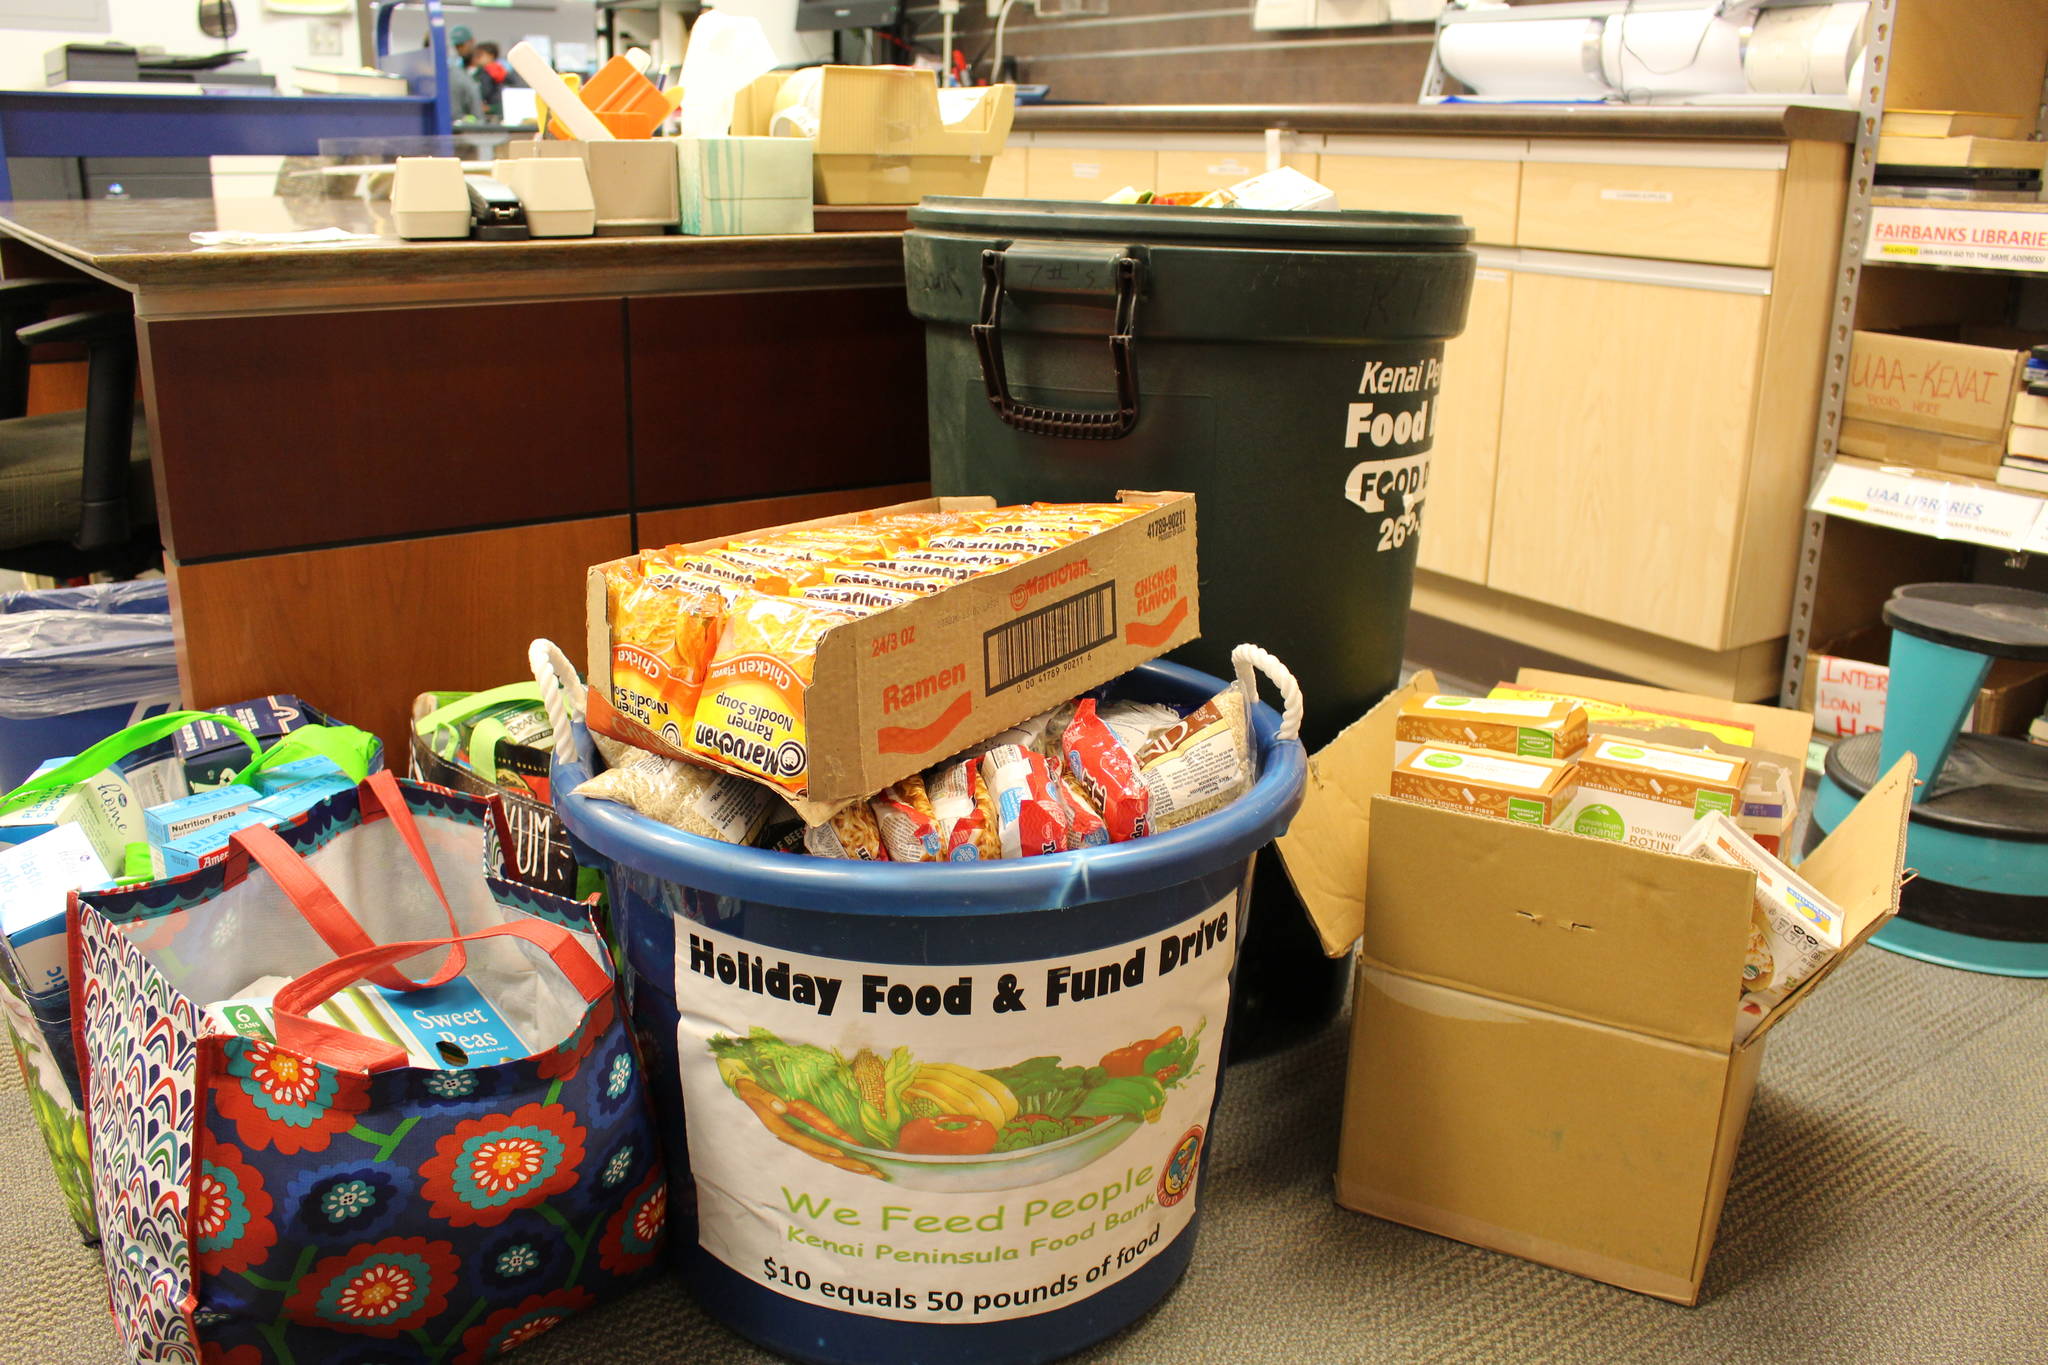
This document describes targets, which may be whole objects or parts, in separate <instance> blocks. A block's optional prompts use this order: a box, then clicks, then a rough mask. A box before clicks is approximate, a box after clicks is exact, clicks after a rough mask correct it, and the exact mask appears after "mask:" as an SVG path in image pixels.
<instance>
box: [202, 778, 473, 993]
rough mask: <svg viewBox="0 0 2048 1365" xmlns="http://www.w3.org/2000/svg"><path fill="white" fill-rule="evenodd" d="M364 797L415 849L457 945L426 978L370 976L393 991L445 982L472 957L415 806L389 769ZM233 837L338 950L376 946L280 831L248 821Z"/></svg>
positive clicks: (367, 786) (389, 973)
mask: <svg viewBox="0 0 2048 1365" xmlns="http://www.w3.org/2000/svg"><path fill="white" fill-rule="evenodd" d="M356 791H357V795H358V798H359V799H360V800H361V802H362V806H363V816H364V819H365V820H370V819H374V818H376V814H375V813H381V814H382V815H383V816H384V817H386V818H388V819H389V820H390V821H391V824H392V827H393V828H395V829H396V830H397V831H398V835H399V837H400V838H401V839H403V840H404V841H405V846H406V847H407V848H408V849H410V850H411V851H412V858H413V862H415V863H416V864H418V866H419V869H420V872H421V874H422V875H423V876H424V877H425V878H426V881H427V885H428V887H430V888H431V889H432V890H433V893H434V898H435V899H436V900H438V901H440V902H441V912H442V913H443V914H444V915H446V916H447V917H448V939H447V940H446V941H447V942H449V943H452V944H454V945H455V948H454V951H453V952H451V953H449V954H448V960H447V961H446V962H444V963H442V964H441V970H440V971H439V972H436V973H435V974H434V975H433V976H432V977H431V978H429V979H428V980H426V981H414V980H413V979H412V978H410V977H408V976H406V975H404V974H403V973H401V972H399V971H398V970H397V969H396V968H393V967H383V968H380V969H379V970H378V971H377V972H376V973H375V974H374V975H372V976H371V978H370V979H371V980H372V981H374V982H376V983H377V984H378V985H379V986H382V987H384V989H386V990H391V991H413V990H421V989H424V988H426V987H430V986H440V985H445V984H446V983H447V982H450V981H453V980H454V979H455V978H456V977H458V976H461V975H462V973H463V972H464V971H465V970H467V969H468V966H469V960H468V956H467V954H466V953H465V952H464V950H463V948H462V946H461V944H462V940H461V934H462V926H461V925H459V924H457V923H456V922H455V909H454V907H453V906H451V905H449V903H448V892H447V890H446V889H445V888H443V887H442V885H441V874H440V873H439V872H437V871H435V869H434V860H433V858H432V857H430V856H429V855H428V853H427V842H426V840H425V838H423V837H422V836H421V834H420V827H419V823H418V822H417V821H416V820H414V819H413V816H412V808H411V807H410V806H408V805H407V804H406V803H405V793H404V792H402V791H400V790H399V787H398V779H397V778H395V777H393V776H392V775H391V774H390V773H389V772H388V771H387V772H379V773H372V774H371V775H370V776H369V777H367V778H365V779H364V780H363V782H362V784H361V785H360V786H358V787H357V788H356ZM229 842H230V843H232V844H233V845H234V846H235V847H236V848H239V849H240V850H242V852H243V853H245V854H247V855H248V856H249V860H250V861H251V862H253V863H255V864H256V865H257V866H258V867H260V868H262V869H263V870H264V871H265V872H268V873H269V874H270V876H271V880H273V881H275V882H276V883H277V888H278V890H280V891H282V892H284V894H285V897H286V898H287V899H288V900H290V901H291V903H292V904H293V905H294V906H296V907H297V908H298V911H299V913H300V914H301V915H303V916H304V917H305V920H306V923H307V924H310V925H311V926H313V932H315V933H317V934H318V935H320V937H321V938H322V939H323V940H325V941H326V943H327V946H328V947H330V948H332V949H333V950H334V951H335V952H336V953H341V954H345V953H360V952H363V951H365V950H367V949H370V948H374V947H376V946H377V944H376V941H375V940H374V939H372V938H371V937H370V935H369V934H368V933H367V932H366V931H365V930H364V929H363V926H362V925H361V924H359V923H357V922H356V917H355V916H354V915H352V914H350V913H349V911H348V907H347V906H345V905H343V904H342V903H341V898H340V897H339V896H337V895H335V894H334V890H333V888H332V887H330V886H328V885H327V883H326V882H325V881H323V880H321V877H320V874H319V873H317V872H315V871H314V870H313V869H312V867H311V866H310V865H309V864H308V863H307V862H306V860H305V859H304V858H302V857H300V856H299V854H298V853H297V851H295V850H294V849H293V848H292V846H291V845H290V844H287V843H286V842H285V841H284V840H283V839H280V838H279V837H278V836H277V833H276V831H274V830H272V829H269V828H268V827H266V826H263V825H250V826H248V827H246V828H244V829H238V830H236V831H235V832H234V833H233V834H232V835H230V836H229Z"/></svg>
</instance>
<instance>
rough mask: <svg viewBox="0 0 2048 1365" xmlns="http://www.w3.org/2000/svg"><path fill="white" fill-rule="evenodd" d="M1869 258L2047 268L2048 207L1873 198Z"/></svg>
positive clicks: (2034, 269) (1993, 267)
mask: <svg viewBox="0 0 2048 1365" xmlns="http://www.w3.org/2000/svg"><path fill="white" fill-rule="evenodd" d="M1864 254H1865V256H1867V257H1868V258H1870V259H1872V260H1890V261H1909V262H1916V263H1918V264H1922V265H1960V266H1975V267H1977V268H1978V269H1987V270H2021V271H2030V272H2036V273H2042V274H2048V212H2041V211H2039V210H2038V209H2035V208H2033V207H2031V206H2013V207H2009V208H1996V209H1950V208H1926V207H1920V206H1917V205H1915V206H1907V205H1901V204H1877V205H1874V206H1873V207H1872V208H1871V210H1870V240H1869V243H1868V245H1867V247H1866V248H1865V251H1864Z"/></svg>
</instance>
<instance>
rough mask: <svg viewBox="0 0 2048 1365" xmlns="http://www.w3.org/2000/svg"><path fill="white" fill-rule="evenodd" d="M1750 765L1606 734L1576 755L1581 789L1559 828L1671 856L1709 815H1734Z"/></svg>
mask: <svg viewBox="0 0 2048 1365" xmlns="http://www.w3.org/2000/svg"><path fill="white" fill-rule="evenodd" d="M1748 776H1749V765H1748V764H1747V763H1746V762H1744V761H1743V760H1742V759H1739V758H1730V757H1728V756H1727V755H1725V754H1717V753H1709V752H1707V751H1705V750H1701V749H1674V748H1670V747H1667V746H1665V745H1661V744H1636V743H1631V742H1630V741H1628V740H1625V739H1602V740H1598V741H1596V742H1595V743H1594V744H1592V745H1591V746H1590V747H1589V748H1588V749H1587V750H1586V753H1585V756H1584V757H1583V758H1581V759H1580V760H1579V790H1578V794H1577V795H1576V796H1575V797H1573V798H1572V803H1571V805H1570V806H1568V807H1567V808H1566V810H1565V813H1564V815H1563V817H1562V818H1561V819H1560V820H1559V822H1558V823H1559V825H1560V826H1561V827H1562V828H1564V829H1568V830H1570V831H1572V832H1573V833H1574V834H1584V835H1589V836H1591V837H1593V838H1596V839H1612V840H1615V841H1616V842H1619V843H1624V844H1633V845H1634V846H1636V847H1637V848H1650V849H1656V850H1658V851H1659V852H1664V853H1668V852H1670V851H1671V848H1672V846H1673V845H1674V844H1676V843H1677V842H1678V840H1679V839H1680V838H1681V837H1683V836H1684V835H1685V833H1686V832H1687V831H1688V830H1690V829H1691V828H1692V826H1693V822H1694V821H1696V820H1698V819H1700V818H1701V817H1702V816H1706V815H1715V814H1719V815H1733V814H1734V813H1735V811H1736V809H1737V808H1738V806H1739V805H1740V804H1741V801H1742V788H1743V784H1744V782H1745V781H1746V780H1747V779H1748Z"/></svg>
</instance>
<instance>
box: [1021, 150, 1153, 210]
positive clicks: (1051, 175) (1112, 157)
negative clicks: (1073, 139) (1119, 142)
mask: <svg viewBox="0 0 2048 1365" xmlns="http://www.w3.org/2000/svg"><path fill="white" fill-rule="evenodd" d="M1024 177H1025V190H1024V192H1025V194H1026V195H1027V196H1029V197H1030V198H1032V199H1082V200H1089V201H1099V200H1102V199H1106V198H1108V197H1109V196H1110V195H1112V194H1115V193H1116V192H1117V191H1118V190H1120V189H1122V188H1123V187H1124V186H1126V185H1129V186H1131V187H1132V188H1134V189H1140V190H1149V189H1151V188H1153V186H1154V185H1155V184H1156V183H1157V181H1158V178H1159V154H1158V153H1157V152H1153V151H1141V150H1139V149H1137V148H1132V147H1042V146H1040V145H1038V144H1037V143H1033V144H1032V145H1031V146H1030V147H1028V148H1027V149H1025V156H1024Z"/></svg>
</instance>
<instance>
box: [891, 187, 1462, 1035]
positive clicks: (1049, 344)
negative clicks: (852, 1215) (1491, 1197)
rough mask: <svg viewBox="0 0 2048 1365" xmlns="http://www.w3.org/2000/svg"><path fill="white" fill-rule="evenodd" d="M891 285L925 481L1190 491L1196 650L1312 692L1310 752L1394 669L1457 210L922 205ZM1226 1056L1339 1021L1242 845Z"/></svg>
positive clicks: (1318, 968)
mask: <svg viewBox="0 0 2048 1365" xmlns="http://www.w3.org/2000/svg"><path fill="white" fill-rule="evenodd" d="M910 223H911V231H910V232H909V233H907V234H906V235H905V237H904V243H903V253H904V271H905V277H906V279H907V281H908V285H909V295H910V308H911V311H912V312H913V313H914V314H915V315H916V316H917V317H919V318H921V319H923V320H924V322H925V324H926V329H925V336H926V342H925V357H926V375H927V386H928V399H927V401H928V405H929V410H930V427H931V451H932V483H933V491H934V492H936V493H939V494H976V493H986V494H990V495H992V496H993V497H995V498H997V499H998V500H1000V501H1004V502H1013V501H1031V500H1034V499H1036V500H1047V501H1064V500H1096V499H1107V498H1113V497H1114V496H1115V495H1116V492H1117V490H1118V489H1123V488H1136V489H1175V490H1181V491H1186V492H1192V493H1194V494H1195V495H1196V497H1197V499H1198V515H1199V519H1200V524H1199V528H1198V545H1199V553H1200V557H1201V594H1202V596H1201V601H1202V632H1203V638H1202V639H1201V640H1200V641H1198V642H1196V643H1195V644H1192V645H1189V646H1188V647H1187V648H1185V649H1183V650H1180V651H1178V652H1176V653H1175V655H1174V656H1173V657H1174V658H1175V659H1176V660H1178V661H1181V662H1184V663H1186V664H1188V665H1189V666H1191V667H1194V668H1198V669H1202V670H1204V671H1206V672H1211V673H1215V672H1228V667H1229V666H1228V657H1229V651H1230V646H1231V645H1232V644H1233V643H1235V642H1236V641H1238V640H1258V641H1260V642H1261V643H1262V644H1265V645H1266V646H1267V647H1269V648H1270V649H1272V650H1273V652H1274V653H1275V654H1277V655H1279V656H1280V657H1281V658H1283V659H1286V660H1287V662H1288V666H1289V667H1290V668H1292V669H1293V670H1294V671H1295V674H1296V676H1297V677H1298V678H1300V680H1301V684H1302V688H1303V690H1304V692H1305V693H1306V694H1307V696H1308V698H1309V708H1308V713H1307V717H1306V720H1305V721H1304V723H1303V726H1302V739H1303V741H1304V742H1305V743H1306V744H1307V745H1308V747H1309V749H1310V751H1311V752H1313V751H1314V750H1315V749H1317V748H1319V747H1321V746H1322V745H1324V744H1326V743H1328V742H1329V741H1330V740H1331V739H1332V738H1334V737H1335V735H1336V734H1337V732H1338V731H1339V730H1341V729H1342V728H1343V727H1344V726H1345V725H1347V724H1349V723H1350V722H1351V721H1353V720H1356V719H1357V718H1358V717H1359V715H1361V714H1362V713H1363V712H1364V711H1365V710H1366V709H1367V708H1369V707H1370V706H1371V705H1372V704H1373V703H1374V702H1376V701H1377V700H1379V698H1381V697H1382V696H1384V695H1385V694H1386V693H1387V692H1389V691H1390V690H1392V688H1393V687H1394V685H1395V684H1396V682H1397V681H1398V680H1399V673H1400V665H1401V650H1402V643H1403V636H1404V634H1405V631H1406V627H1407V618H1408V602H1409V595H1410V591H1411V589H1412V587H1413V583H1414V575H1415V547H1416V541H1417V537H1418V534H1419V533H1420V531H1421V529H1422V524H1423V508H1424V505H1425V499H1426V496H1427V493H1428V487H1429V452H1430V446H1431V443H1432V441H1433V440H1434V437H1435V434H1436V427H1437V421H1438V416H1439V407H1438V403H1439V396H1440V391H1441V383H1442V361H1443V350H1444V342H1445V341H1447V340H1449V339H1450V338H1451V337H1454V336H1456V335H1457V334H1458V333H1459V332H1460V331H1462V330H1463V328H1464V324H1465V310H1466V305H1467V303H1468V302H1469V300H1470V296H1471V289H1472V275H1473V269H1474V257H1473V254H1472V252H1471V250H1470V249H1469V248H1468V246H1467V245H1466V244H1467V243H1468V242H1469V241H1470V239H1471V232H1470V230H1469V229H1467V228H1466V227H1465V225H1464V224H1463V222H1461V221H1460V220H1459V219H1457V218H1455V217H1447V216H1442V215H1436V214H1401V213H1275V212H1264V211H1250V210H1237V209H1192V208H1178V207H1154V206H1151V205H1125V204H1086V203H1057V202H1033V201H1024V200H989V199H945V198H934V199H927V200H925V201H924V203H923V204H922V205H921V206H919V207H917V208H915V209H912V210H911V212H910ZM1261 863H1262V866H1261V868H1260V872H1259V876H1258V878H1257V886H1258V890H1257V892H1256V893H1255V895H1254V902H1253V906H1252V911H1251V915H1250V919H1249V924H1250V926H1251V927H1250V936H1249V938H1248V940H1247V942H1246V944H1245V945H1244V951H1243V956H1242V958H1241V959H1240V963H1239V972H1238V987H1237V993H1236V1001H1237V1004H1236V1009H1237V1011H1238V1016H1237V1024H1238V1027H1237V1032H1236V1034H1235V1037H1234V1040H1233V1053H1234V1055H1236V1056H1239V1057H1245V1056H1251V1055H1257V1054H1258V1053H1261V1052H1266V1051H1270V1050H1272V1049H1273V1048H1275V1047H1278V1046H1282V1045H1284V1044H1286V1043H1288V1042H1291V1041H1293V1040H1295V1039H1298V1038H1299V1037H1301V1036H1303V1035H1305V1034H1306V1033H1308V1032H1310V1031H1312V1030H1313V1029H1315V1028H1316V1027H1318V1026H1319V1025H1321V1024H1323V1023H1325V1022H1327V1021H1328V1020H1329V1019H1330V1017H1331V1016H1332V1015H1334V1014H1335V1012H1336V1010H1337V1007H1338V1004H1339V1002H1340V1001H1341V999H1342V994H1343V987H1344V978H1345V971H1344V964H1343V963H1342V962H1334V963H1331V962H1325V960H1324V959H1323V957H1322V955H1321V950H1320V948H1319V946H1318V944H1317V943H1316V940H1315V937H1314V935H1313V933H1312V932H1311V931H1310V929H1309V927H1308V923H1307V920H1306V918H1305V916H1304V913H1303V911H1302V909H1301V907H1300V905H1299V903H1298V902H1297V901H1296V900H1295V898H1294V896H1293V894H1292V891H1291V890H1290V888H1289V887H1288V885H1287V880H1286V877H1285V875H1284V873H1283V871H1282V869H1281V868H1280V866H1279V864H1278V859H1277V858H1276V857H1275V855H1274V854H1272V853H1271V852H1270V851H1269V852H1267V853H1266V854H1264V855H1262V856H1261Z"/></svg>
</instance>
